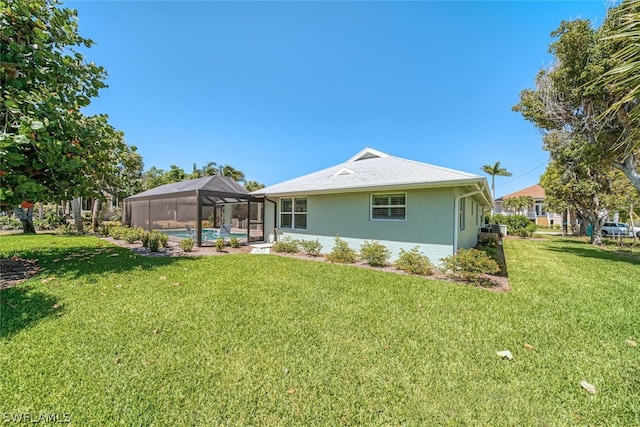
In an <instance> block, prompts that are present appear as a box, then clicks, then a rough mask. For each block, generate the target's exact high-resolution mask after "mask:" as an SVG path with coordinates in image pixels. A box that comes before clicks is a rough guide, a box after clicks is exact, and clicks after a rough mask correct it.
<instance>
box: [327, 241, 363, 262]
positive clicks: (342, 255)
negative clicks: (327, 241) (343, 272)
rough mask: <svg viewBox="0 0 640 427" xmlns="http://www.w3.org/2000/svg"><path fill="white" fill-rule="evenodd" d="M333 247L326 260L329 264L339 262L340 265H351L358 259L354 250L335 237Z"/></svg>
mask: <svg viewBox="0 0 640 427" xmlns="http://www.w3.org/2000/svg"><path fill="white" fill-rule="evenodd" d="M334 242H335V244H334V246H333V249H331V252H329V253H328V254H327V259H328V260H329V261H331V262H339V263H341V264H353V263H354V262H356V259H357V258H358V254H357V252H356V251H355V250H353V249H351V248H350V247H349V244H348V243H347V242H345V241H344V240H342V239H341V238H339V237H338V236H336V238H335V239H334Z"/></svg>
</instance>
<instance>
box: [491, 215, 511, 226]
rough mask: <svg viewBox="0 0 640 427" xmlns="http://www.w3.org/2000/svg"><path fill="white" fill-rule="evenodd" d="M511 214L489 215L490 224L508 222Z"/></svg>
mask: <svg viewBox="0 0 640 427" xmlns="http://www.w3.org/2000/svg"><path fill="white" fill-rule="evenodd" d="M508 217H509V215H503V214H494V215H491V216H490V217H489V224H506V223H507V218H508Z"/></svg>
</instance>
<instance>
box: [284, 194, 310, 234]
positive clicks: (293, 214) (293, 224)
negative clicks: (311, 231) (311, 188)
mask: <svg viewBox="0 0 640 427" xmlns="http://www.w3.org/2000/svg"><path fill="white" fill-rule="evenodd" d="M296 199H305V200H306V201H307V211H306V212H296ZM283 200H291V209H292V211H291V212H283V211H282V201H283ZM283 213H285V214H291V227H284V226H283V225H282V214H283ZM308 213H309V199H308V198H306V197H281V198H280V200H279V201H278V228H281V229H283V230H306V229H307V228H308V227H309V223H307V226H306V227H305V228H299V227H296V215H303V214H304V215H307V220H308V219H309V216H308Z"/></svg>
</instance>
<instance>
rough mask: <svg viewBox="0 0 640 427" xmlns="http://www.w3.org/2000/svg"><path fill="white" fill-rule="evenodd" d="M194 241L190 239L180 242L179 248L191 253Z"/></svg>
mask: <svg viewBox="0 0 640 427" xmlns="http://www.w3.org/2000/svg"><path fill="white" fill-rule="evenodd" d="M193 245H194V241H193V238H192V237H188V238H186V239H182V240H180V247H181V248H182V250H183V251H185V252H191V251H192V250H193Z"/></svg>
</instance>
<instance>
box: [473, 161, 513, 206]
mask: <svg viewBox="0 0 640 427" xmlns="http://www.w3.org/2000/svg"><path fill="white" fill-rule="evenodd" d="M480 169H482V171H483V172H484V173H486V174H487V175H491V194H492V195H493V200H494V201H495V200H496V183H495V178H496V175H497V176H511V175H512V174H511V172H509V171H508V170H506V169H505V168H501V167H500V162H496V164H495V165H493V166H491V165H484V166H482V167H481V168H480ZM491 212H493V206H491Z"/></svg>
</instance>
